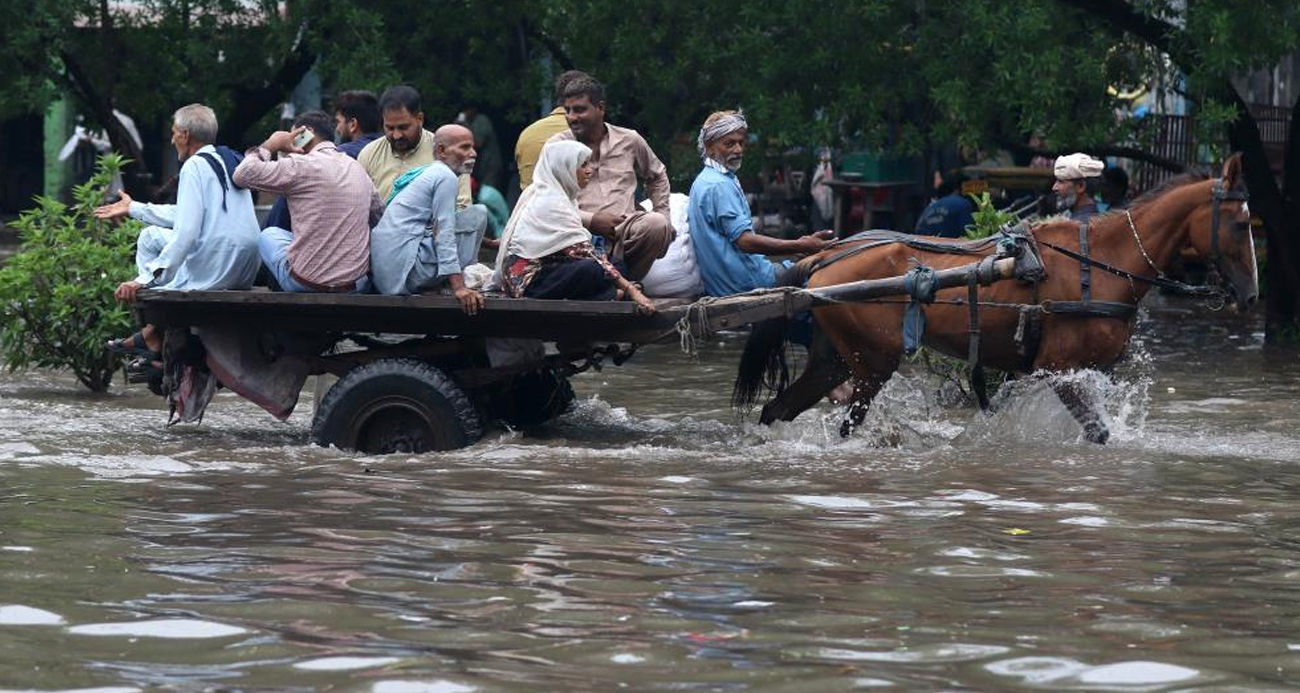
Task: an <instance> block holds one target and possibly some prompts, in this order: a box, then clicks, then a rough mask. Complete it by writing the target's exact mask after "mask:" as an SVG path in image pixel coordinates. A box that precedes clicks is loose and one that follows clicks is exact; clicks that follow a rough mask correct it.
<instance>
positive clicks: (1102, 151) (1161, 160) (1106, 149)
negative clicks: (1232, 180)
mask: <svg viewBox="0 0 1300 693" xmlns="http://www.w3.org/2000/svg"><path fill="white" fill-rule="evenodd" d="M998 146H999V147H1002V148H1003V149H1007V150H1010V151H1012V152H1016V153H1019V154H1030V155H1032V156H1042V157H1047V158H1049V159H1054V158H1056V157H1058V156H1061V155H1064V154H1071V153H1073V152H1075V151H1083V152H1084V153H1087V154H1091V155H1093V156H1097V157H1106V156H1118V157H1120V158H1123V159H1131V160H1133V161H1141V162H1143V163H1148V164H1152V165H1154V166H1159V167H1160V168H1163V169H1165V170H1166V171H1173V172H1174V173H1182V172H1183V171H1186V170H1187V164H1185V163H1183V162H1181V161H1175V160H1173V159H1169V158H1166V157H1163V156H1160V155H1158V154H1152V153H1151V152H1148V151H1146V150H1143V149H1138V148H1136V147H1124V146H1120V145H1114V144H1102V145H1097V146H1093V147H1082V148H1081V149H1076V150H1069V151H1066V150H1056V149H1039V148H1037V147H1031V146H1029V145H1027V144H1024V143H1023V142H1015V141H1012V140H1007V139H1005V138H999V140H998Z"/></svg>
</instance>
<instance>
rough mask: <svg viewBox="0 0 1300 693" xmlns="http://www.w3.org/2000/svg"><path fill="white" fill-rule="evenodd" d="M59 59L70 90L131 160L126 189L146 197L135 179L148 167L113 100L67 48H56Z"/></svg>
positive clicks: (143, 175) (146, 172)
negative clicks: (58, 49)
mask: <svg viewBox="0 0 1300 693" xmlns="http://www.w3.org/2000/svg"><path fill="white" fill-rule="evenodd" d="M59 60H60V61H62V63H63V67H64V72H65V74H66V75H67V82H68V84H69V86H70V87H71V91H72V93H73V94H74V95H76V97H77V98H78V99H80V100H81V102H82V103H83V104H85V106H86V107H87V108H89V109H90V112H91V113H92V114H93V115H94V116H95V120H96V121H97V122H98V123H99V125H100V127H102V128H104V132H106V133H108V140H109V142H111V143H112V144H113V148H114V149H116V150H117V151H120V152H122V153H123V154H125V155H126V156H127V158H129V159H131V163H129V164H127V166H126V167H125V168H126V169H127V172H129V173H130V174H131V175H128V176H126V177H125V178H124V182H125V183H126V184H127V187H128V191H129V192H130V193H131V194H132V195H137V194H140V195H141V196H142V197H145V198H148V197H149V196H148V195H145V194H142V193H143V191H141V190H140V189H139V186H138V185H135V183H140V184H143V182H144V181H145V180H147V176H148V175H149V167H148V166H146V165H145V163H144V153H143V152H141V151H140V147H139V145H137V144H136V142H135V138H133V137H131V133H129V132H127V129H126V126H125V125H123V124H122V121H120V120H118V119H117V115H116V114H114V113H113V104H112V103H111V102H110V101H109V100H108V98H107V97H106V96H104V95H103V94H102V93H100V91H99V90H98V89H97V88H96V87H95V84H94V83H93V82H92V81H91V79H90V76H89V75H87V74H86V71H85V70H83V69H82V68H81V63H79V62H77V59H76V58H74V57H72V54H70V53H68V51H66V50H61V51H59Z"/></svg>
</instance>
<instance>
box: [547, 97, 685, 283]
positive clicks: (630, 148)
mask: <svg viewBox="0 0 1300 693" xmlns="http://www.w3.org/2000/svg"><path fill="white" fill-rule="evenodd" d="M564 114H565V117H566V118H567V119H568V122H569V131H568V132H561V133H559V134H557V135H555V136H554V137H552V138H551V139H550V141H551V142H556V141H560V140H566V139H576V140H578V141H579V142H581V143H583V144H585V145H587V146H588V147H590V148H591V158H590V159H588V160H587V163H588V164H590V166H591V168H592V174H591V181H590V182H589V183H587V187H585V188H582V189H581V190H579V191H578V210H579V211H580V212H581V213H582V223H583V225H584V226H586V227H587V230H589V231H591V233H592V234H594V235H598V236H600V237H602V238H604V239H605V242H606V243H607V244H608V247H609V257H610V259H612V260H615V261H620V260H621V261H622V262H623V263H624V265H625V267H626V269H627V272H626V273H625V274H626V275H627V277H628V278H629V279H631V280H633V281H639V280H641V279H643V278H645V275H646V273H647V272H649V271H650V266H651V265H653V264H654V261H655V260H657V259H659V258H661V257H663V256H664V253H665V252H667V250H668V245H669V244H670V243H672V241H673V236H675V235H676V232H674V231H673V226H672V223H670V222H669V221H668V171H667V170H666V169H665V168H664V165H663V162H661V161H659V157H657V156H655V153H654V152H652V151H650V145H648V144H646V141H645V139H644V138H642V137H641V135H640V134H638V133H637V131H636V130H632V129H629V128H622V127H619V126H617V125H610V124H608V123H606V122H605V87H604V86H602V85H601V84H600V82H597V81H596V80H595V79H593V78H591V77H580V78H577V79H574V80H572V81H570V82H569V83H568V84H567V85H566V86H565V87H564ZM638 180H639V181H641V183H642V184H643V185H644V186H645V191H646V195H647V196H648V197H649V198H650V202H651V204H653V205H654V211H653V212H646V211H644V210H642V209H640V208H639V207H637V204H636V185H637V181H638Z"/></svg>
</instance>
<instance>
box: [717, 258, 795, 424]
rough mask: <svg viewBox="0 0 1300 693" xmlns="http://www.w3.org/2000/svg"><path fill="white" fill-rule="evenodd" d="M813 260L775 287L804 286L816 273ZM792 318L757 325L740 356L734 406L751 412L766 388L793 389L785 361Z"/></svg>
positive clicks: (786, 273) (788, 272)
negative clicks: (787, 335) (789, 387)
mask: <svg viewBox="0 0 1300 693" xmlns="http://www.w3.org/2000/svg"><path fill="white" fill-rule="evenodd" d="M811 259H812V258H806V259H804V260H803V261H802V262H800V263H798V264H796V265H794V266H793V267H791V268H789V269H788V270H786V271H784V272H782V273H781V275H780V276H779V277H777V282H776V286H777V287H778V288H779V287H785V286H804V285H805V284H807V282H808V277H810V276H811V275H812V273H813V270H812V267H813V263H812V262H810V260H811ZM789 324H790V318H789V317H781V318H773V319H771V320H764V321H763V322H758V323H754V325H753V326H752V327H751V328H750V331H749V339H747V340H745V350H744V352H742V353H741V355H740V367H739V368H738V369H737V371H736V383H735V386H734V387H733V389H732V391H731V406H732V407H733V408H735V409H741V410H745V409H749V408H750V407H752V406H754V402H755V401H757V400H758V393H759V391H760V390H762V389H764V387H766V388H768V389H771V390H774V391H776V392H781V391H782V390H784V389H785V388H786V387H788V386H789V385H790V367H789V365H787V364H786V360H785V335H786V330H787V329H788V328H789Z"/></svg>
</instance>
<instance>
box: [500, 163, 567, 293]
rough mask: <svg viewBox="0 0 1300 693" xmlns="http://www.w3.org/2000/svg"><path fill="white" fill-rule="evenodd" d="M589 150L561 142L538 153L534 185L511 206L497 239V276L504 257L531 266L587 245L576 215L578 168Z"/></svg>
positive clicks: (534, 170)
mask: <svg viewBox="0 0 1300 693" xmlns="http://www.w3.org/2000/svg"><path fill="white" fill-rule="evenodd" d="M590 156H591V149H589V148H588V147H587V145H585V144H583V143H581V142H578V141H575V140H560V141H559V142H551V143H549V144H547V145H546V146H544V147H542V154H541V156H540V157H539V158H538V160H537V166H536V168H534V169H533V184H532V185H530V186H528V188H527V189H526V190H524V192H523V194H522V195H520V196H519V201H518V202H517V203H515V211H514V213H513V214H511V215H510V220H509V221H507V222H506V228H505V231H504V232H502V234H501V249H500V250H498V251H497V267H496V272H497V275H496V276H494V279H496V280H497V281H495V282H494V283H495V284H498V285H500V280H499V279H500V277H499V275H500V273H501V272H502V271H503V267H502V266H503V265H504V264H505V261H506V256H508V255H516V256H518V257H522V258H526V259H529V260H536V259H537V258H540V257H545V256H547V255H550V254H552V253H555V252H558V251H560V250H563V249H565V248H567V247H569V246H571V245H575V244H577V243H582V242H584V241H585V242H591V232H590V231H588V230H587V229H585V228H583V226H582V216H581V215H580V214H579V213H578V203H577V201H576V199H577V197H578V167H579V166H582V165H583V164H584V163H586V162H587V159H588V158H589V157H590Z"/></svg>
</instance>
